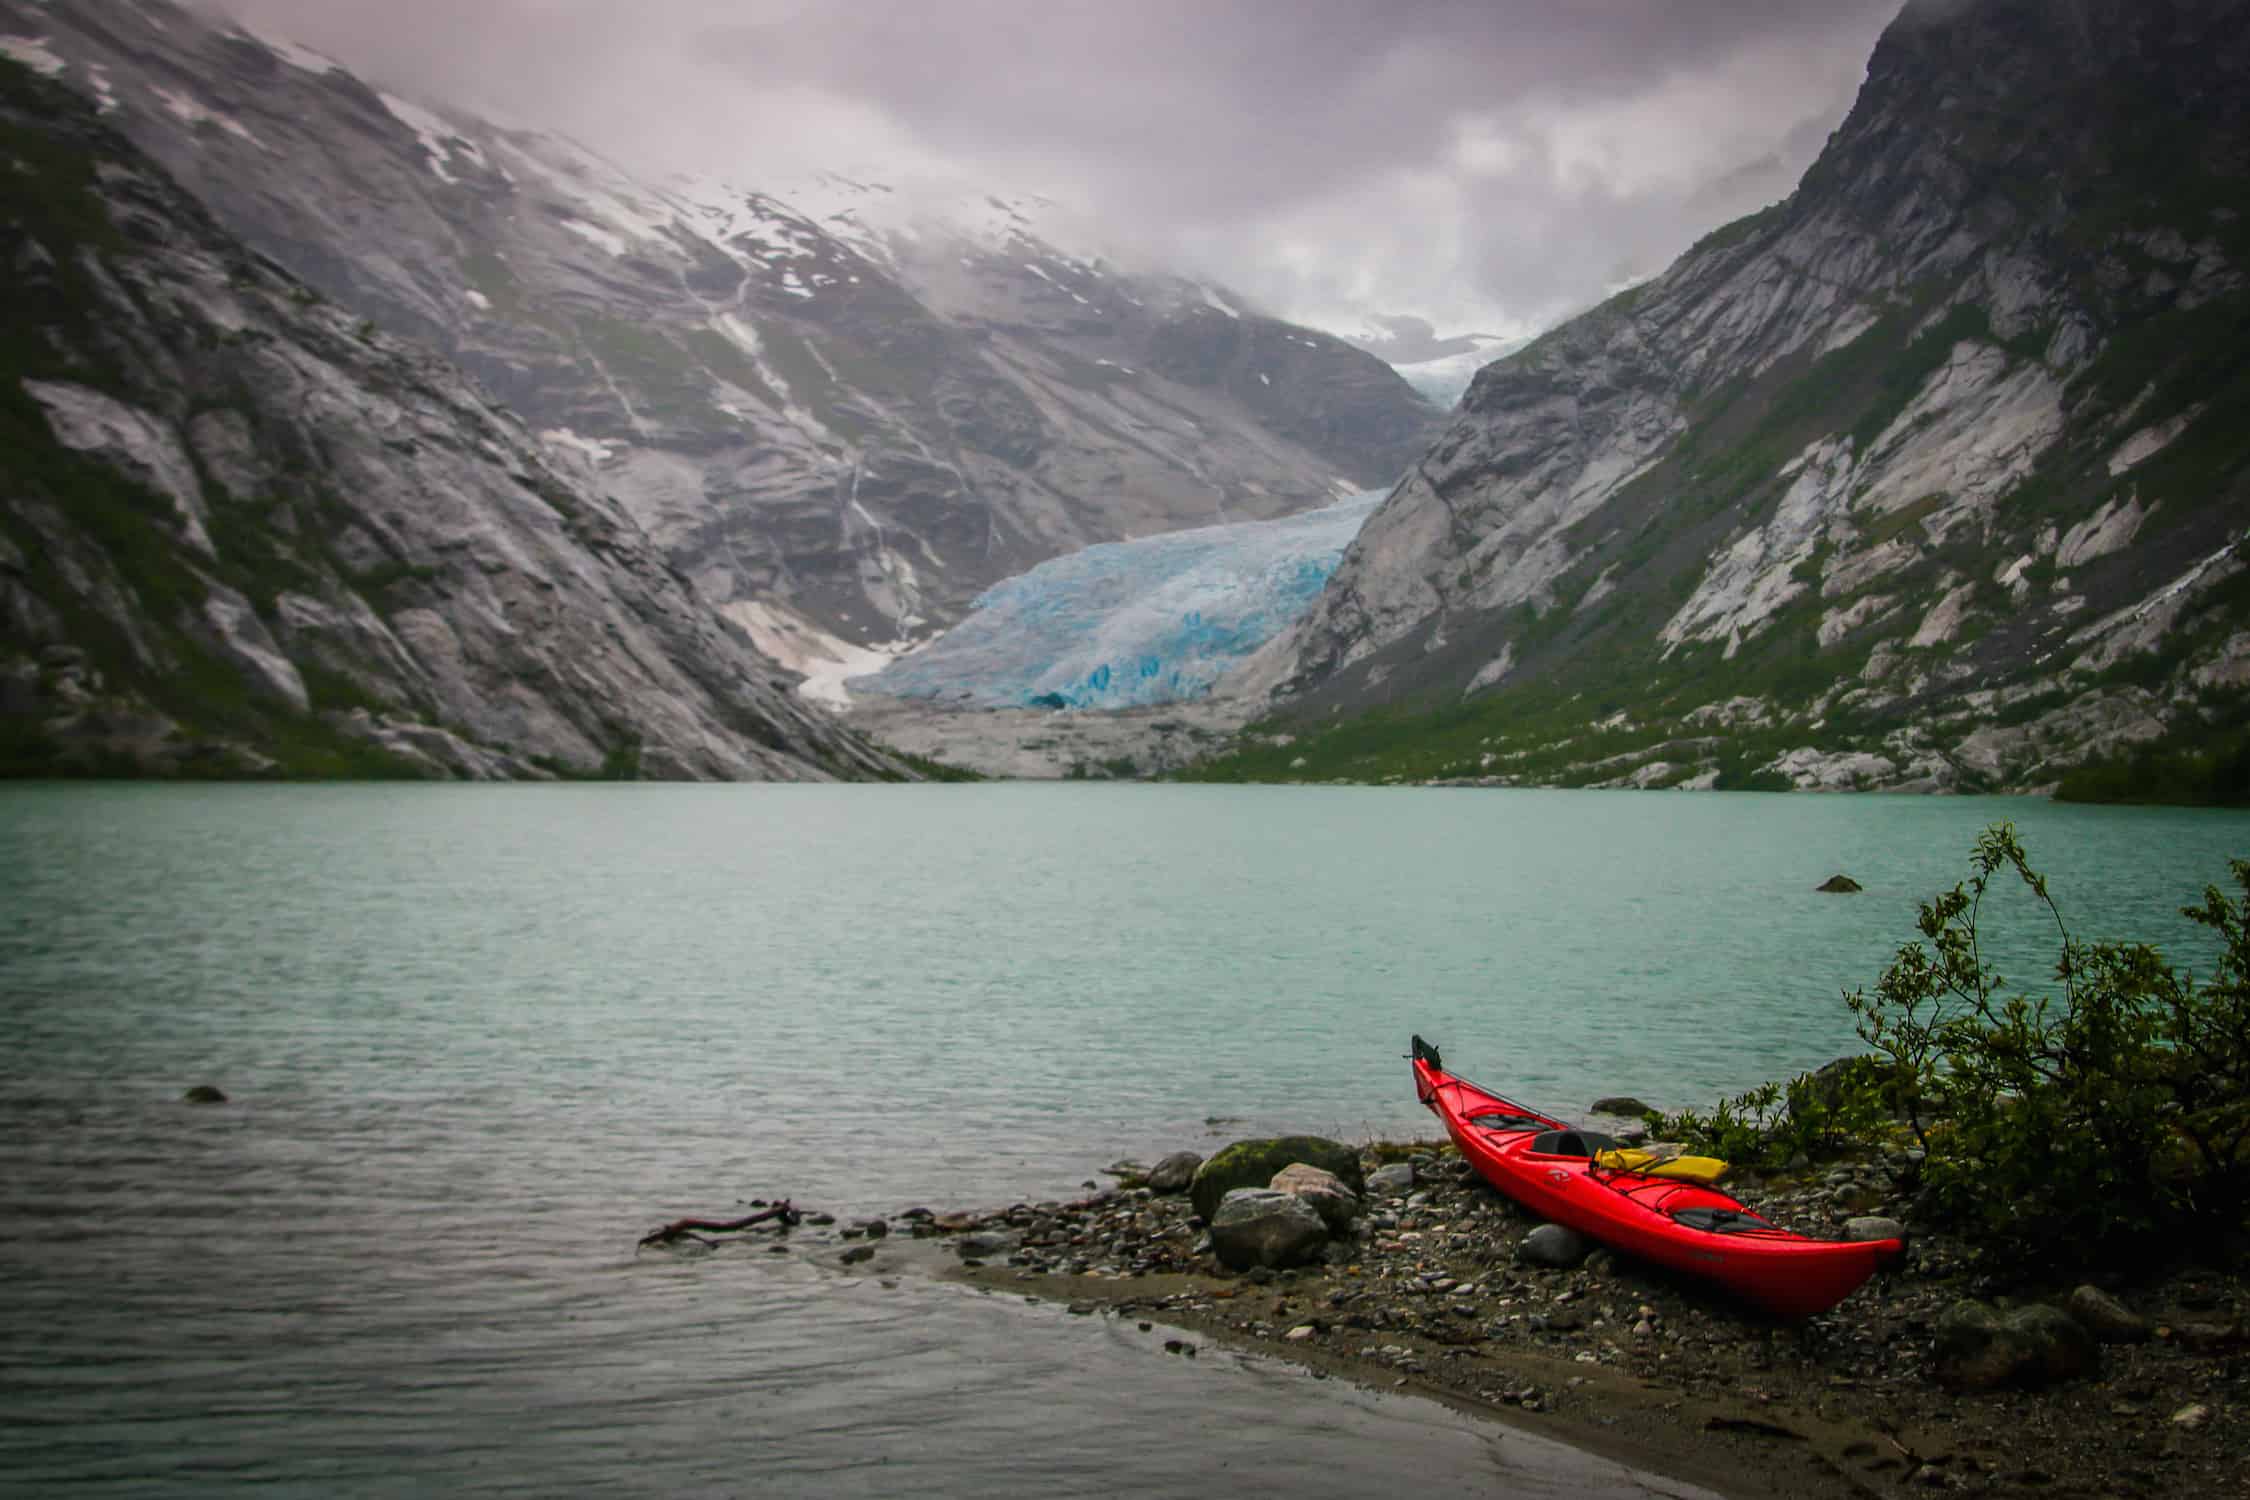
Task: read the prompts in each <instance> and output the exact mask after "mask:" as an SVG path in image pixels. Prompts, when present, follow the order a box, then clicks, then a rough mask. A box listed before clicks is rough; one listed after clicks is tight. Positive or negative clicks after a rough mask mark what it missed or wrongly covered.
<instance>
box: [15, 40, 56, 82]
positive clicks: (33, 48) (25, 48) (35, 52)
mask: <svg viewBox="0 0 2250 1500" xmlns="http://www.w3.org/2000/svg"><path fill="white" fill-rule="evenodd" d="M0 54H5V55H7V56H9V57H12V58H14V59H15V60H16V61H17V62H20V63H22V64H23V65H24V66H25V67H27V68H29V69H31V71H32V72H34V73H40V74H44V75H45V76H47V77H49V78H60V77H61V76H62V74H63V70H64V69H66V68H68V67H69V66H70V65H69V64H68V63H66V62H64V61H63V60H62V59H61V58H59V57H57V56H55V54H54V53H52V52H50V51H49V50H47V39H46V38H45V37H43V36H0Z"/></svg>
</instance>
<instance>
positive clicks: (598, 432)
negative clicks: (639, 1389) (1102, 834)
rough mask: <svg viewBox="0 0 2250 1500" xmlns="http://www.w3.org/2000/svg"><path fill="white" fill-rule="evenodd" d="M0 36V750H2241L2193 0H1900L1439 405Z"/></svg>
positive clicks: (110, 47)
mask: <svg viewBox="0 0 2250 1500" xmlns="http://www.w3.org/2000/svg"><path fill="white" fill-rule="evenodd" d="M0 52H4V53H5V54H6V56H7V57H8V58H9V59H10V61H9V62H8V63H5V64H0V70H4V71H5V73H6V75H7V76H6V79H5V86H6V97H5V109H4V119H5V124H6V129H7V141H6V153H7V155H8V156H9V159H10V160H12V161H14V162H15V163H16V170H15V172H14V174H13V175H12V177H11V178H10V179H9V182H8V185H7V186H6V188H5V195H6V196H5V198H4V199H0V215H4V220H5V223H6V226H7V227H6V239H7V242H6V243H5V244H4V245H0V254H4V255H5V256H6V257H7V262H8V264H9V265H10V266H11V267H12V268H13V272H12V276H11V281H10V289H9V293H8V295H9V297H10V299H11V309H10V329H11V332H10V335H9V339H8V350H9V354H8V365H7V368H6V369H5V370H4V371H0V377H4V378H0V386H4V390H0V402H4V403H5V405H4V410H5V413H6V416H7V420H8V421H9V423H10V443H9V451H10V460H9V464H8V469H7V481H8V484H7V488H6V489H5V490H0V620H4V621H5V625H4V626H0V631H4V634H0V726H4V729H0V748H4V749H5V755H4V757H0V759H4V760H5V763H6V765H7V766H8V768H9V769H10V770H11V771H13V772H17V773H19V774H20V773H27V772H28V773H40V774H46V773H54V772H76V773H105V774H106V773H131V774H159V775H184V774H219V775H243V774H299V775H303V774H418V775H442V776H463V777H515V776H553V775H586V776H593V775H604V774H608V775H621V776H622V775H641V776H667V777H710V778H768V777H847V778H856V777H913V776H919V775H924V774H932V773H933V772H935V771H936V770H937V769H938V767H936V766H933V765H932V764H931V763H930V761H929V760H928V759H925V757H928V758H934V759H936V760H939V761H945V762H950V763H953V764H956V765H960V766H966V767H969V768H972V769H979V770H983V771H985V772H987V773H992V774H1006V775H1068V774H1079V775H1103V776H1143V775H1149V774H1158V773H1163V774H1183V775H1189V776H1201V777H1209V778H1215V779H1257V780H1347V781H1357V782H1412V783H1427V782H1446V783H1461V784H1475V785H1524V784H1564V785H1605V786H1626V787H1642V788H1673V787H1677V788H1691V789H1692V788H1765V789H1784V788H1798V789H1814V790H1854V789H1857V790H1874V789H1891V790H1917V791H1987V790H1989V791H2035V790H2048V789H2052V788H2054V787H2056V786H2057V785H2059V784H2064V783H2066V782H2070V781H2072V779H2073V778H2076V779H2077V781H2076V784H2077V785H2079V786H2081V787H2086V786H2094V785H2096V784H2101V785H2106V786H2108V787H2109V789H2110V790H2111V791H2112V792H2115V793H2117V794H2126V795H2130V794H2136V793H2148V792H2151V791H2152V790H2153V793H2154V794H2158V795H2177V796H2184V797H2188V798H2190V799H2207V798H2209V797H2213V796H2224V795H2229V794H2228V793H2227V792H2226V788H2227V787H2229V786H2238V785H2239V784H2240V783H2241V782H2243V781H2244V780H2245V778H2244V777H2243V776H2242V774H2241V772H2242V769H2243V766H2244V760H2243V754H2242V751H2243V746H2244V743H2245V741H2244V735H2245V732H2246V731H2250V712H2246V707H2250V694H2246V691H2245V690H2246V688H2250V577H2246V576H2245V559H2244V558H2243V557H2242V556H2240V555H2239V551H2240V548H2241V545H2242V543H2243V541H2244V539H2245V528H2246V526H2250V283H2246V281H2245V273H2244V267H2245V265H2246V263H2250V226H2246V225H2245V222H2244V219H2243V214H2244V212H2245V210H2244V207H2243V205H2244V204H2245V203H2250V192H2246V191H2245V186H2246V178H2250V118H2246V106H2245V105H2244V103H2243V100H2244V99H2245V98H2246V97H2250V89H2246V85H2250V8H2246V7H2245V6H2243V5H2241V4H2238V3H2233V0H2179V3H2163V4H2147V3H2132V0H2038V3H2034V0H1971V3H1965V4H1964V3H1937V0H1910V3H1908V4H1907V5H1906V6H1905V8H1904V9H1903V11H1902V12H1901V13H1900V14H1899V16H1898V18H1897V19H1896V20H1895V21H1894V22H1893V24H1892V25H1891V26H1890V28H1889V29H1888V30H1887V31H1886V32H1885V34H1884V36H1883V38H1882V40H1881V42H1880V44H1879V45H1878V46H1877V48H1876V49H1875V52H1874V54H1873V56H1872V58H1871V59H1870V61H1869V64H1868V70H1867V78H1866V82H1865V84H1864V87H1863V88H1862V90H1861V93H1860V95H1859V98H1858V101H1857V104H1856V105H1855V106H1854V108H1853V109H1852V111H1851V113H1850V115H1849V117H1848V118H1847V119H1846V121H1845V122H1844V124H1843V126H1842V128H1841V129H1839V130H1838V131H1837V132H1836V133H1835V134H1834V135H1833V136H1832V137H1831V138H1830V140H1829V141H1828V144H1827V147H1826V149H1825V150H1824V151H1823V152H1822V153H1821V155H1820V157H1819V159H1818V161H1817V162H1816V163H1815V164H1814V166H1813V167H1812V168H1811V170H1810V171H1809V172H1808V173H1807V174H1806V175H1805V177H1804V179H1803V181H1802V182H1801V184H1800V185H1799V186H1798V187H1797V189H1796V191H1795V192H1794V193H1792V194H1791V195H1790V196H1789V197H1787V198H1786V199H1784V200H1783V201H1781V202H1779V203H1776V204H1774V205H1773V206H1771V207H1770V208H1768V209H1766V210H1764V211H1763V212H1761V213H1758V214H1756V215H1753V216H1752V217H1750V218H1748V219H1744V220H1741V221H1739V222H1737V223H1734V224H1731V225H1728V226H1726V227H1724V228H1721V229H1719V230H1717V231H1715V232H1713V233H1711V234H1710V235H1708V236H1707V237H1705V238H1704V239H1703V240H1702V241H1701V242H1700V243H1698V244H1696V245H1695V246H1694V247H1693V248H1691V249H1689V250H1688V251H1687V252H1686V253H1685V254H1684V255H1682V256H1681V257H1680V258H1679V259H1678V260H1677V261H1676V262H1675V263H1674V264H1673V265H1672V266H1671V267H1670V268H1669V269H1668V270H1666V271H1664V272H1663V273H1662V274H1660V275H1658V276H1656V277H1654V278H1652V279H1649V280H1646V281H1643V282H1640V283H1639V284H1636V285H1633V286H1631V287H1630V288H1628V289H1626V290H1624V291H1623V292H1621V293H1619V294H1618V295H1616V296H1614V297H1612V298H1611V299H1610V300H1608V301H1607V302H1604V303H1603V304H1602V305H1600V306H1598V307H1596V308H1594V309H1592V310H1590V311H1588V312H1586V313H1584V314H1582V315H1581V316H1579V317H1577V318H1574V319H1571V320H1569V321H1567V322H1565V323H1563V324H1561V325H1560V326H1558V327H1555V328H1553V329H1551V330H1550V331H1549V332H1547V333H1546V334H1545V335H1544V336H1542V337H1540V338H1538V339H1537V340H1535V341H1534V342H1532V343H1531V344H1530V345H1529V346H1528V347H1524V348H1521V349H1518V350H1516V351H1515V352H1512V353H1508V352H1504V351H1503V349H1502V347H1501V346H1500V345H1498V344H1497V342H1494V343H1493V344H1492V348H1491V352H1493V353H1497V354H1499V356H1500V357H1498V358H1496V359H1493V360H1492V361H1491V362H1490V363H1487V364H1485V365H1484V366H1483V367H1482V369H1481V370H1480V371H1479V372H1478V373H1477V374H1476V375H1475V377H1474V380H1473V382H1472V383H1471V384H1470V385H1469V386H1468V388H1467V390H1466V392H1465V393H1464V394H1463V395H1462V396H1461V397H1460V400H1459V403H1458V404H1457V405H1456V406H1455V407H1454V408H1453V409H1452V410H1451V411H1450V413H1446V412H1441V411H1440V410H1439V408H1438V407H1437V406H1436V405H1434V404H1433V403H1432V402H1431V401H1430V400H1428V399H1427V398H1426V397H1425V396H1424V395H1423V394H1422V393H1421V392H1420V391H1419V390H1418V389H1417V384H1419V385H1421V386H1422V387H1424V388H1427V389H1432V390H1439V391H1443V390H1445V389H1447V387H1446V386H1445V385H1444V383H1443V382H1444V380H1445V378H1446V376H1445V372H1443V371H1439V370H1436V369H1434V368H1433V369H1432V370H1429V371H1423V372H1420V373H1417V372H1415V371H1414V370H1412V369H1408V370H1405V371H1404V372H1402V371H1401V370H1398V369H1394V368H1392V367H1391V366H1389V365H1386V364H1385V363H1383V362H1382V361H1381V360H1379V359H1377V358H1376V357H1374V355H1372V354H1369V353H1367V352H1365V351H1364V350H1362V349H1359V348H1357V347H1355V346H1354V345H1353V344H1351V343H1349V342H1347V341H1346V340H1344V339H1342V338H1339V337H1337V336H1335V335H1334V334H1331V333H1328V332H1324V331H1321V330H1318V329H1313V328H1308V327H1303V326H1299V325H1295V324H1291V323H1288V322H1285V321H1282V320H1280V319H1277V318H1273V317H1269V316H1265V315H1263V314H1262V313H1260V312H1259V310H1258V309H1257V308H1256V307H1254V306H1253V305H1251V304H1250V302H1249V301H1248V299H1245V298H1243V297H1241V296H1240V295H1239V294H1236V293H1234V292H1232V291H1230V289H1228V288H1226V287H1224V286H1220V285H1217V284H1215V283H1213V282H1211V281H1210V280H1209V279H1207V278H1204V277H1201V276H1197V275H1192V274H1187V273H1183V272H1179V271H1176V270H1172V269H1168V268H1164V267H1160V266H1150V265H1147V264H1145V263H1141V262H1139V261H1136V260H1134V259H1132V258H1131V257H1120V256H1116V255H1113V254H1112V253H1111V252H1110V251H1109V249H1108V248H1107V247H1105V246H1104V245H1103V244H1102V243H1101V242H1100V240H1099V237H1098V236H1096V235H1094V234H1092V233H1091V232H1090V231H1088V230H1086V229H1085V228H1084V227H1083V226H1082V225H1080V224H1077V223H1076V222H1074V221H1073V219H1072V216H1071V215H1070V214H1068V213H1067V212H1065V211H1064V210H1063V209H1061V208H1060V207H1059V206H1058V205H1056V204H1053V203H1049V202H1046V201H1045V200H1041V199H1036V198H1032V197H1027V196H1021V195H1018V196H1010V195H1007V194H992V195H989V196H985V197H983V198H981V199H974V200H968V201H961V202H949V203H937V204H933V203H931V202H929V201H926V200H924V199H921V198H917V197H915V196H914V195H912V194H908V193H905V192H902V191H899V190H897V189H896V188H894V187H892V186H888V185H886V184H884V183H882V182H879V181H875V180H872V179H870V178H867V177H864V176H839V175H832V174H826V175H819V176H815V177H811V178H806V179H801V180H795V181H791V182H765V181H745V182H741V183H735V182H727V181H719V180H713V179H708V178H696V179H669V180H658V179H653V178H650V177H647V176H644V175H638V174H636V173H635V172H633V171H630V170H628V169H627V168H625V167H623V166H620V165H618V164H617V163H615V162H613V161H611V160H609V159H607V158H606V157H604V156H602V155H601V154H599V153H597V152H595V151H593V150H590V149H589V148H587V147H585V146H583V145H580V144H578V143H577V142H575V141H572V140H570V139H568V138H566V137H564V136H561V135H557V134H553V133H549V132H543V131H540V130H537V129H534V128H529V127H525V126H520V125H514V124H510V125H505V126H504V125H499V124H495V123H492V122H491V121H488V120H486V119H483V118H481V117H479V116H478V115H476V114H474V113H472V112H469V111H466V110H462V109H457V108H454V107H453V106H451V105H449V104H447V103H446V102H445V101H439V100H415V99H408V98H406V97H403V96H402V95H400V94H398V93H396V92H394V91H391V90H389V89H387V88H386V87H384V86H383V85H382V84H381V83H380V82H379V81H372V80H367V79H362V78H361V77H359V76H357V75H356V74H354V73H353V72H352V71H351V70H350V69H348V68H346V67H345V66H343V65H342V64H340V63H337V62H334V61H332V60H330V59H328V58H326V57H323V56H320V55H318V54H315V53H311V52H308V51H306V50H305V49H304V48H302V47H300V46H297V45H296V44H295V43H294V42H292V41H290V40H288V39H286V38H280V37H268V36H261V35H257V34H253V33H251V32H248V31H245V30H242V29H239V28H236V27H233V26H231V25H229V24H227V23H225V22H223V21H219V20H215V19H213V18H210V17H207V16H204V15H202V14H200V13H198V12H195V11H191V10H187V9H183V8H180V7H177V6H174V5H171V4H169V3H166V0H137V3H133V4H96V3H92V0H53V3H45V4H42V3H35V0H0ZM1410 376H1412V377H1414V378H1413V379H1410V378H1409V377H1410ZM1353 496H1364V497H1365V498H1364V499H1363V500H1360V501H1358V502H1355V503H1354V504H1353V505H1343V504H1340V502H1344V501H1346V500H1347V499H1349V498H1350V497H1353ZM1362 513H1364V517H1365V518H1364V521H1362V520H1361V515H1362ZM1339 517H1342V518H1345V519H1342V520H1339V519H1338V518H1339ZM1323 518H1325V519H1323ZM910 651H911V652H912V653H913V654H911V655H908V654H906V653H908V652H910ZM838 710H842V711H843V712H842V715H841V717H839V716H838V713H837V711H838ZM886 746H887V747H889V748H886ZM902 753H905V754H904V758H902ZM2105 778H2106V781H2105Z"/></svg>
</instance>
